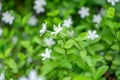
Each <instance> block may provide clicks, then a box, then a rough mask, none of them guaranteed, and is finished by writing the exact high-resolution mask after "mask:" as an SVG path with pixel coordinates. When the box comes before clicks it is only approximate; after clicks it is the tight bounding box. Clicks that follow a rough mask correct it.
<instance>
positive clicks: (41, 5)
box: [33, 0, 46, 14]
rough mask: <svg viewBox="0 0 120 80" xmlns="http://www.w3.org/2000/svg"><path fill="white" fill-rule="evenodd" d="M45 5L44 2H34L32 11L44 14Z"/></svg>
mask: <svg viewBox="0 0 120 80" xmlns="http://www.w3.org/2000/svg"><path fill="white" fill-rule="evenodd" d="M45 5H46V1H45V0H35V2H34V6H33V9H34V10H35V11H36V13H37V14H39V13H41V12H45V9H44V6H45Z"/></svg>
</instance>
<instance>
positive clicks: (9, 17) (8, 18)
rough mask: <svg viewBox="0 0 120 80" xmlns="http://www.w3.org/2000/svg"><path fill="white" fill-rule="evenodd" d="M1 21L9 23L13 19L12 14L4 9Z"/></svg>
mask: <svg viewBox="0 0 120 80" xmlns="http://www.w3.org/2000/svg"><path fill="white" fill-rule="evenodd" d="M2 21H4V22H5V23H8V24H10V25H11V24H12V23H13V21H14V16H12V15H11V14H10V13H9V12H8V11H6V12H4V13H3V14H2Z"/></svg>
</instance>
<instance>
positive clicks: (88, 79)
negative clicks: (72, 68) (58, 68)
mask: <svg viewBox="0 0 120 80" xmlns="http://www.w3.org/2000/svg"><path fill="white" fill-rule="evenodd" d="M73 80H93V79H92V78H91V77H87V76H76V77H74V78H73Z"/></svg>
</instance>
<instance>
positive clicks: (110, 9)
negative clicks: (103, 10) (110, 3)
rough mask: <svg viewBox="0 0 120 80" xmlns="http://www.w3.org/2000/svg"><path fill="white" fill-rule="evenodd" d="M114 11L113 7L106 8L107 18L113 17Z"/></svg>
mask: <svg viewBox="0 0 120 80" xmlns="http://www.w3.org/2000/svg"><path fill="white" fill-rule="evenodd" d="M114 13H115V9H114V8H113V7H110V8H108V10H107V17H108V18H113V17H114Z"/></svg>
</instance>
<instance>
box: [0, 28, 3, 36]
mask: <svg viewBox="0 0 120 80" xmlns="http://www.w3.org/2000/svg"><path fill="white" fill-rule="evenodd" d="M2 33H3V30H2V28H0V36H1V35H2Z"/></svg>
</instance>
